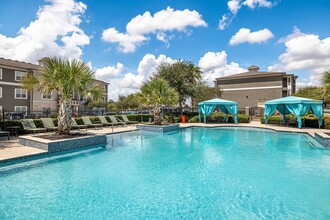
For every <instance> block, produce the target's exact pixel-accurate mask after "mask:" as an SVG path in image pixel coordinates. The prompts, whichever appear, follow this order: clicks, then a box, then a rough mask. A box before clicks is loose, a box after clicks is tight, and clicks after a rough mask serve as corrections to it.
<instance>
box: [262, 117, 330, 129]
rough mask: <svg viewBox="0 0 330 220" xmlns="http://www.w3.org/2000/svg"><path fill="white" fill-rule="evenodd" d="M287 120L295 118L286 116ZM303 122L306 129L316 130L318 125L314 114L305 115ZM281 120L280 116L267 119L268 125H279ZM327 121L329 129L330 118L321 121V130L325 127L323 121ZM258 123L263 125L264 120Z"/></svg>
mask: <svg viewBox="0 0 330 220" xmlns="http://www.w3.org/2000/svg"><path fill="white" fill-rule="evenodd" d="M286 118H287V120H289V119H290V118H297V117H296V116H294V115H292V114H290V115H287V116H286ZM302 118H303V119H304V120H305V127H308V128H318V127H319V123H318V118H317V117H316V116H315V115H314V114H309V115H305V116H303V117H302ZM282 120H283V116H282V115H278V116H270V117H268V124H280V123H281V122H282ZM326 120H329V125H327V126H329V128H330V118H324V119H323V122H324V123H323V125H322V126H321V128H323V127H324V128H326V125H325V121H326ZM260 122H261V124H265V120H264V117H262V118H260Z"/></svg>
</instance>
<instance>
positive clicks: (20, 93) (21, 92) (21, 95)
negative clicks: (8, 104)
mask: <svg viewBox="0 0 330 220" xmlns="http://www.w3.org/2000/svg"><path fill="white" fill-rule="evenodd" d="M15 99H27V90H26V89H15Z"/></svg>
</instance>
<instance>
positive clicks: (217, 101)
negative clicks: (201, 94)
mask: <svg viewBox="0 0 330 220" xmlns="http://www.w3.org/2000/svg"><path fill="white" fill-rule="evenodd" d="M204 104H211V105H212V104H213V105H237V102H234V101H229V100H225V99H219V98H214V99H210V100H207V101H204V102H199V103H198V105H204Z"/></svg>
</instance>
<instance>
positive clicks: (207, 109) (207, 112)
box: [202, 104, 217, 123]
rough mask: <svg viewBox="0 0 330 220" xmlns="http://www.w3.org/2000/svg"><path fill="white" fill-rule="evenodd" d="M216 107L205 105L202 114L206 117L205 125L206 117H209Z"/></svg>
mask: <svg viewBox="0 0 330 220" xmlns="http://www.w3.org/2000/svg"><path fill="white" fill-rule="evenodd" d="M216 107H217V106H216V105H209V104H206V105H204V107H203V108H202V114H203V115H204V123H206V117H207V116H209V115H210V114H211V113H212V112H213V111H214V109H215V108H216Z"/></svg>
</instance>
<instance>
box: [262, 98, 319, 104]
mask: <svg viewBox="0 0 330 220" xmlns="http://www.w3.org/2000/svg"><path fill="white" fill-rule="evenodd" d="M322 103H323V101H322V100H314V99H308V98H303V97H298V96H287V97H284V98H279V99H273V100H270V101H267V102H265V104H266V105H277V104H322Z"/></svg>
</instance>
